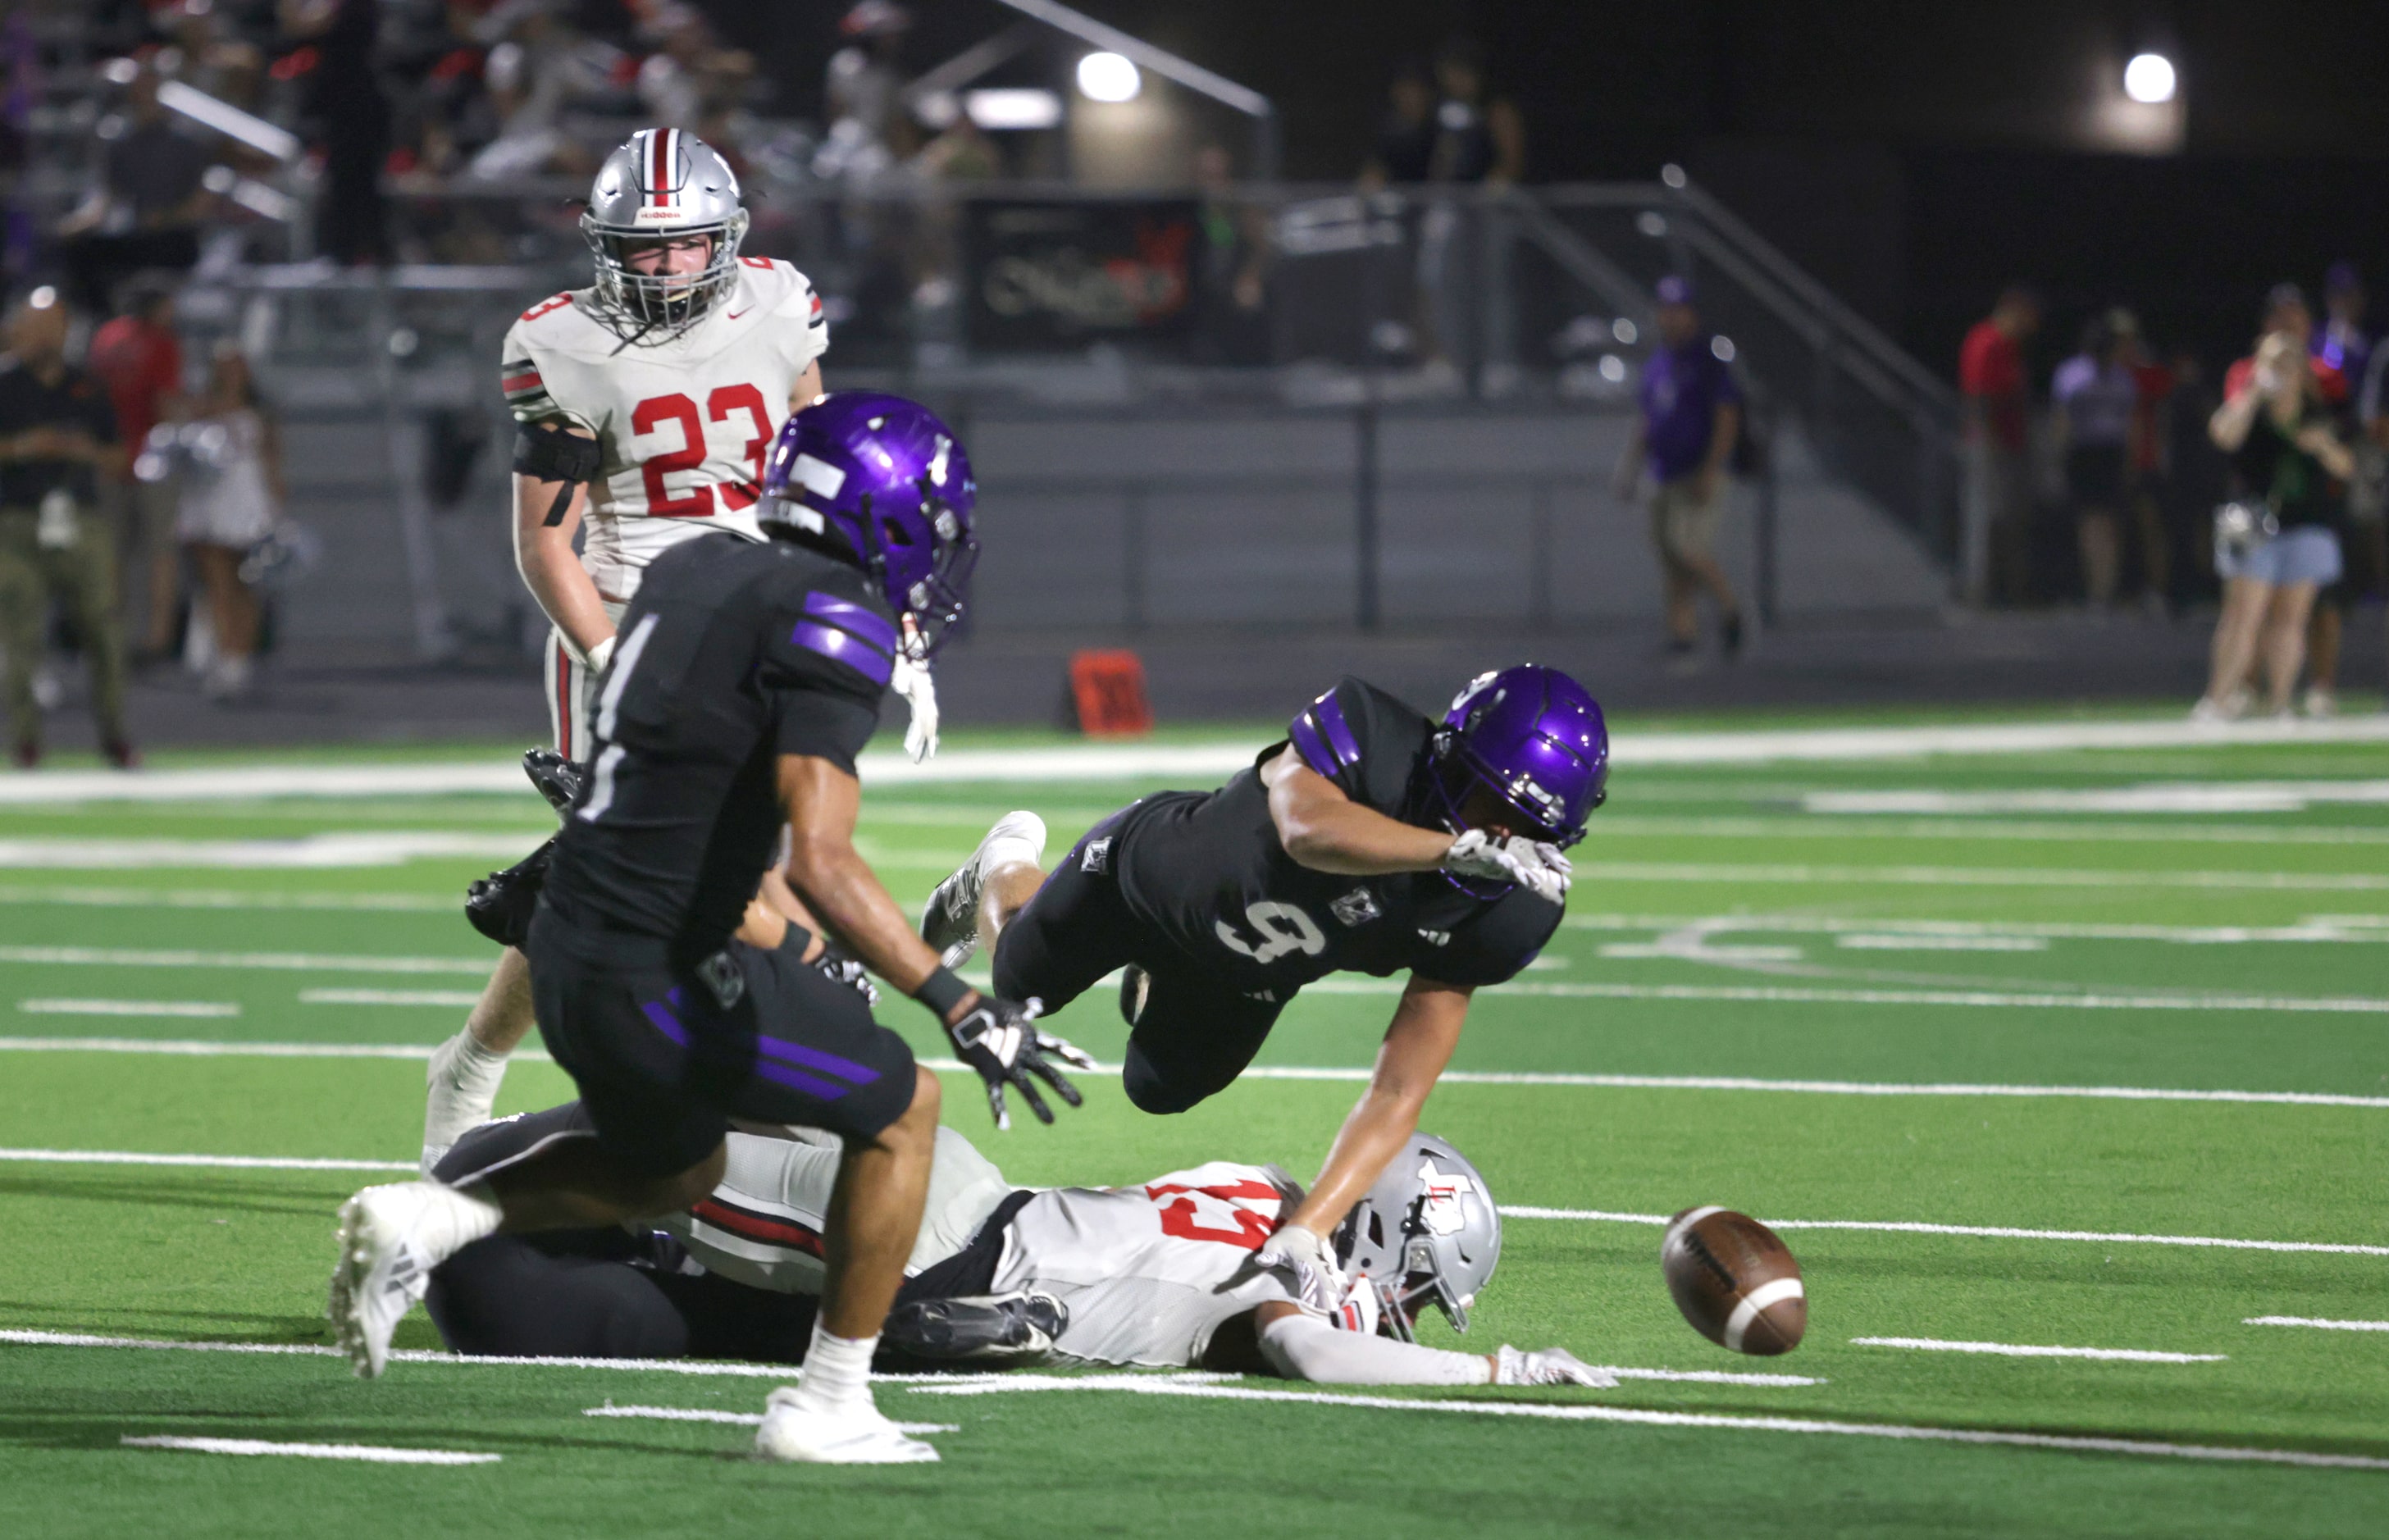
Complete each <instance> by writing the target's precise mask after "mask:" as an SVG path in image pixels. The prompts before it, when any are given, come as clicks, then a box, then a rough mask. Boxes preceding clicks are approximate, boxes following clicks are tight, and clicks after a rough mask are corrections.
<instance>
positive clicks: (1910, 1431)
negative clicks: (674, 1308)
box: [912, 1374, 2389, 1470]
mask: <svg viewBox="0 0 2389 1540" xmlns="http://www.w3.org/2000/svg"><path fill="white" fill-rule="evenodd" d="M912 1389H913V1392H914V1394H921V1395H995V1394H1003V1393H1004V1392H1007V1391H1126V1392H1129V1393H1131V1394H1143V1395H1182V1396H1190V1397H1194V1398H1196V1399H1201V1400H1218V1401H1283V1402H1293V1403H1297V1404H1302V1405H1308V1406H1360V1407H1366V1408H1369V1409H1371V1410H1375V1411H1392V1412H1451V1413H1457V1414H1460V1415H1463V1416H1472V1417H1524V1418H1543V1419H1552V1420H1553V1421H1562V1422H1623V1423H1634V1424H1640V1425H1642V1426H1644V1427H1655V1428H1714V1429H1720V1430H1729V1431H1733V1432H1769V1433H1813V1434H1839V1435H1843V1436H1850V1437H1859V1438H1884V1439H1905V1440H1915V1441H1919V1442H1923V1443H1935V1444H1974V1445H2007V1446H2011V1447H2016V1448H2025V1449H2059V1450H2066V1451H2070V1452H2074V1453H2079V1454H2095V1455H2137V1456H2144V1457H2159V1458H2167V1459H2196V1460H2217V1461H2226V1462H2231V1463H2246V1464H2256V1465H2294V1466H2306V1467H2312V1468H2318V1469H2324V1470H2389V1459H2377V1458H2374V1457H2370V1456H2366V1455H2325V1454H2317V1453H2314V1452H2311V1451H2308V1450H2305V1449H2249V1448H2231V1447H2228V1446H2225V1445H2212V1444H2170V1443H2164V1442H2160V1441H2157V1440H2153V1439H2133V1438H2090V1437H2082V1436H2078V1435H2071V1434H2060V1433H2026V1432H2010V1431H2008V1430H2005V1429H1992V1428H1934V1427H1923V1426H1916V1425H1910V1424H1902V1423H1894V1422H1828V1421H1824V1420H1821V1419H1814V1418H1795V1417H1729V1416H1722V1415H1719V1414H1717V1413H1712V1412H1663V1411H1649V1410H1644V1409H1642V1408H1641V1407H1634V1406H1597V1405H1588V1404H1584V1403H1574V1404H1553V1403H1551V1402H1534V1401H1424V1400H1421V1401H1412V1400H1404V1399H1399V1398H1396V1397H1394V1396H1386V1395H1340V1394H1333V1393H1330V1392H1323V1391H1293V1390H1284V1391H1281V1390H1247V1389H1245V1388H1242V1387H1240V1386H1233V1385H1190V1384H1181V1383H1178V1382H1176V1381H1174V1380H1171V1379H1156V1378H1148V1377H1143V1376H1135V1375H1087V1376H1084V1377H1081V1378H1076V1379H1064V1378H1060V1377H1056V1376H1051V1375H1034V1374H1021V1375H1013V1376H1010V1377H1008V1378H1005V1379H1002V1380H997V1379H994V1378H992V1377H990V1379H988V1380H985V1381H973V1382H970V1383H966V1384H953V1385H915V1386H913V1387H912Z"/></svg>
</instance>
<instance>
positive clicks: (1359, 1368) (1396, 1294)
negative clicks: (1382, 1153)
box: [426, 1103, 1614, 1386]
mask: <svg viewBox="0 0 2389 1540" xmlns="http://www.w3.org/2000/svg"><path fill="white" fill-rule="evenodd" d="M588 1128H589V1121H588V1117H587V1114H585V1113H584V1112H583V1111H582V1110H581V1107H580V1106H579V1105H578V1104H577V1103H576V1104H567V1105H565V1106H562V1107H552V1108H550V1109H548V1110H547V1111H545V1112H543V1113H532V1114H529V1115H527V1116H523V1117H517V1118H510V1119H507V1120H505V1121H504V1122H499V1123H492V1124H486V1125H484V1126H481V1127H479V1128H476V1129H474V1130H472V1131H471V1132H470V1133H468V1134H467V1135H466V1137H465V1138H464V1139H461V1140H459V1141H458V1143H457V1146H456V1148H455V1150H454V1152H451V1154H450V1155H449V1157H448V1158H447V1160H445V1161H443V1162H442V1163H441V1166H440V1175H441V1177H442V1178H444V1179H447V1180H450V1181H466V1180H469V1179H470V1177H471V1175H472V1173H473V1172H475V1171H477V1170H479V1169H482V1168H485V1167H487V1166H490V1165H495V1164H497V1163H499V1162H502V1161H505V1160H506V1159H508V1158H510V1157H512V1156H513V1155H515V1154H517V1152H521V1151H524V1150H528V1149H530V1148H532V1147H534V1146H536V1145H538V1144H540V1143H541V1142H543V1141H545V1140H552V1139H569V1138H576V1137H585V1136H586V1135H587V1132H588ZM787 1132H789V1133H791V1134H793V1135H796V1136H798V1137H797V1138H796V1139H788V1138H764V1137H759V1136H756V1135H752V1134H746V1133H736V1132H734V1133H733V1134H731V1136H730V1140H729V1143H730V1154H729V1165H728V1167H727V1169H726V1171H725V1173H724V1175H723V1177H722V1181H721V1183H720V1185H718V1186H716V1187H715V1188H714V1190H713V1191H712V1192H711V1193H709V1195H708V1196H707V1197H706V1198H704V1199H703V1200H702V1201H700V1202H699V1203H696V1205H695V1206H694V1207H692V1208H689V1209H685V1210H680V1211H675V1212H673V1213H671V1214H666V1215H658V1216H655V1217H652V1218H648V1219H644V1220H641V1221H639V1222H638V1223H636V1224H634V1225H624V1226H621V1227H617V1228H607V1229H588V1230H580V1231H572V1232H561V1231H559V1232H556V1233H553V1234H550V1235H543V1236H535V1237H517V1236H503V1235H502V1236H492V1237H491V1238H490V1239H488V1240H485V1241H476V1242H474V1243H473V1244H472V1245H470V1246H467V1247H466V1248H465V1249H464V1250H463V1251H461V1252H459V1253H457V1254H455V1255H454V1256H453V1257H451V1258H449V1259H448V1260H447V1261H446V1262H444V1263H442V1264H441V1266H440V1267H439V1268H437V1269H436V1270H435V1271H434V1272H433V1273H432V1275H431V1288H430V1294H429V1297H428V1301H427V1302H426V1303H427V1304H428V1305H429V1307H430V1311H431V1317H432V1320H433V1321H434V1322H435V1323H436V1324H437V1325H438V1327H439V1329H440V1334H441V1339H442V1340H443V1341H445V1342H446V1343H448V1345H449V1346H450V1347H451V1348H453V1349H454V1350H456V1351H457V1352H460V1353H466V1354H474V1355H508V1356H556V1357H634V1358H677V1357H683V1356H690V1357H703V1358H733V1359H760V1360H764V1361H775V1360H786V1359H789V1358H793V1357H797V1356H798V1355H801V1354H802V1352H803V1350H804V1345H805V1333H806V1329H807V1324H808V1322H809V1319H810V1317H811V1314H812V1310H811V1299H810V1296H811V1295H814V1294H817V1293H818V1292H820V1288H821V1278H822V1261H821V1254H822V1227H823V1224H824V1215H826V1213H827V1211H828V1205H829V1203H830V1195H831V1193H832V1191H833V1190H834V1189H835V1185H836V1180H837V1167H838V1162H839V1156H838V1152H837V1146H836V1145H835V1144H832V1143H824V1142H815V1141H814V1137H813V1136H811V1135H810V1134H809V1133H808V1132H807V1131H806V1130H802V1129H793V1130H788V1131H787ZM1301 1195H1302V1189H1301V1188H1300V1187H1299V1186H1298V1185H1297V1183H1296V1182H1295V1181H1294V1180H1293V1178H1291V1177H1288V1176H1287V1175H1286V1174H1285V1173H1284V1171H1282V1170H1280V1169H1279V1168H1277V1167H1276V1166H1273V1165H1234V1164H1232V1163H1229V1162H1226V1161H1213V1162H1209V1163H1207V1164H1205V1165H1199V1166H1196V1167H1194V1169H1193V1170H1189V1171H1176V1172H1172V1173H1170V1174H1169V1175H1168V1176H1163V1177H1155V1178H1153V1179H1152V1180H1151V1181H1148V1182H1142V1183H1139V1184H1136V1185H1134V1186H1131V1187H1113V1188H1083V1187H1076V1188H1056V1189H1051V1190H1041V1191H1031V1190H1022V1189H1016V1188H1015V1187H1013V1186H1012V1184H1011V1183H1009V1182H1007V1181H1005V1180H1004V1179H1003V1173H1002V1172H1000V1171H998V1170H997V1169H996V1168H995V1166H994V1165H991V1164H990V1162H989V1161H988V1159H987V1157H986V1156H984V1155H982V1154H980V1153H979V1152H977V1150H975V1149H973V1148H972V1147H971V1144H970V1141H969V1140H968V1139H965V1138H964V1137H963V1136H962V1135H961V1134H959V1133H957V1132H956V1131H955V1130H953V1129H952V1128H947V1127H940V1128H939V1130H938V1136H937V1157H936V1162H935V1165H934V1166H933V1168H932V1170H931V1173H930V1177H929V1198H928V1203H927V1206H926V1210H925V1211H924V1214H923V1217H922V1222H921V1233H920V1239H919V1240H918V1241H916V1242H915V1243H914V1245H913V1253H912V1255H911V1256H910V1258H908V1259H907V1261H906V1264H905V1269H904V1271H905V1275H906V1277H905V1282H904V1286H903V1288H902V1290H901V1292H899V1293H898V1295H897V1305H896V1309H895V1311H894V1312H893V1313H892V1314H891V1315H890V1316H889V1317H888V1330H887V1333H886V1335H885V1336H884V1337H883V1338H882V1339H881V1341H882V1344H883V1346H885V1347H887V1348H888V1349H891V1350H893V1351H895V1352H897V1353H900V1354H901V1355H904V1356H905V1357H907V1358H909V1359H916V1360H918V1359H928V1360H960V1361H968V1362H971V1363H974V1364H977V1365H978V1366H980V1367H989V1366H1000V1365H1012V1364H1026V1363H1032V1362H1039V1361H1045V1360H1054V1359H1059V1360H1064V1361H1071V1362H1079V1363H1100V1364H1140V1365H1145V1366H1149V1367H1156V1368H1213V1369H1223V1370H1227V1371H1230V1372H1235V1373H1250V1374H1276V1375H1280V1376H1283V1377H1284V1378H1286V1379H1289V1380H1316V1381H1331V1382H1335V1383H1343V1384H1381V1385H1397V1384H1399V1385H1481V1384H1496V1385H1532V1384H1578V1385H1596V1386H1597V1385H1606V1384H1610V1383H1613V1382H1614V1381H1613V1380H1612V1379H1611V1377H1610V1376H1608V1375H1606V1374H1604V1373H1603V1372H1602V1371H1601V1370H1598V1369H1595V1368H1591V1367H1590V1366H1588V1365H1585V1364H1583V1363H1580V1362H1578V1360H1577V1359H1576V1358H1575V1357H1574V1356H1573V1355H1570V1354H1568V1353H1566V1352H1565V1351H1564V1350H1562V1349H1557V1348H1553V1349H1550V1350H1547V1351H1543V1352H1538V1353H1521V1352H1519V1351H1518V1350H1517V1349H1515V1348H1513V1347H1508V1346H1503V1347H1501V1349H1500V1350H1499V1351H1497V1352H1494V1353H1490V1354H1473V1353H1453V1352H1446V1351H1443V1350H1440V1349H1436V1348H1428V1347H1423V1346H1420V1345H1417V1343H1416V1342H1415V1338H1414V1334H1413V1327H1414V1323H1415V1322H1416V1320H1417V1317H1419V1315H1420V1314H1421V1313H1422V1312H1423V1311H1424V1309H1425V1308H1426V1306H1427V1305H1429V1304H1433V1305H1436V1306H1437V1308H1439V1309H1441V1310H1442V1311H1443V1312H1444V1314H1445V1315H1446V1316H1447V1317H1449V1318H1450V1320H1451V1321H1452V1323H1453V1324H1454V1325H1455V1326H1457V1327H1458V1328H1459V1329H1460V1330H1463V1331H1465V1330H1467V1328H1468V1312H1469V1309H1470V1307H1471V1306H1472V1305H1474V1304H1475V1303H1476V1299H1477V1297H1478V1295H1479V1294H1480V1293H1481V1292H1482V1291H1483V1290H1484V1288H1485V1286H1486V1284H1487V1282H1488V1280H1489V1279H1491V1278H1492V1276H1493V1271H1494V1267H1495V1266H1496V1264H1497V1262H1498V1261H1499V1259H1500V1256H1501V1215H1500V1214H1499V1212H1498V1210H1497V1209H1496V1208H1495V1207H1494V1204H1493V1199H1492V1194H1491V1192H1490V1191H1489V1190H1488V1189H1487V1187H1486V1185H1485V1178H1484V1177H1483V1176H1481V1175H1480V1174H1479V1173H1478V1172H1477V1170H1476V1167H1475V1166H1473V1165H1470V1164H1469V1163H1468V1162H1467V1161H1466V1160H1465V1159H1464V1158H1463V1157H1462V1156H1461V1154H1460V1152H1458V1151H1456V1150H1454V1149H1452V1148H1451V1146H1450V1145H1449V1144H1447V1143H1445V1142H1444V1141H1443V1140H1441V1139H1435V1138H1433V1137H1432V1136H1428V1135H1420V1136H1417V1137H1415V1138H1414V1139H1412V1141H1411V1142H1410V1143H1409V1144H1407V1145H1405V1146H1404V1147H1403V1149H1402V1152H1401V1155H1400V1157H1399V1159H1397V1160H1396V1161H1395V1163H1394V1164H1393V1165H1391V1166H1389V1167H1388V1168H1387V1169H1386V1172H1385V1174H1384V1176H1383V1177H1381V1179H1380V1180H1379V1181H1378V1182H1376V1183H1375V1184H1374V1185H1373V1187H1372V1188H1371V1189H1370V1190H1369V1191H1368V1192H1367V1193H1366V1194H1365V1195H1364V1196H1363V1197H1362V1198H1361V1201H1360V1203H1357V1204H1356V1205H1355V1207H1354V1211H1353V1215H1352V1217H1351V1219H1350V1220H1349V1221H1348V1223H1347V1224H1346V1225H1344V1226H1343V1227H1342V1228H1341V1229H1340V1230H1339V1231H1338V1232H1337V1234H1336V1235H1335V1247H1336V1251H1337V1254H1338V1255H1339V1256H1341V1257H1343V1258H1344V1260H1345V1261H1346V1263H1347V1264H1348V1265H1349V1266H1350V1268H1351V1270H1352V1272H1353V1273H1354V1275H1355V1281H1354V1285H1353V1287H1352V1288H1351V1289H1350V1290H1349V1291H1348V1293H1347V1296H1346V1298H1345V1299H1344V1300H1343V1301H1341V1302H1340V1303H1339V1306H1338V1308H1336V1309H1335V1310H1332V1311H1328V1312H1323V1313H1322V1312H1321V1311H1318V1310H1307V1309H1305V1308H1304V1307H1303V1306H1302V1305H1301V1303H1300V1301H1299V1299H1298V1298H1297V1295H1296V1293H1295V1292H1294V1290H1293V1288H1292V1287H1291V1285H1289V1283H1288V1282H1287V1281H1286V1279H1285V1278H1284V1275H1283V1274H1282V1273H1281V1272H1279V1271H1277V1270H1275V1269H1273V1268H1269V1267H1262V1266H1256V1265H1255V1263H1254V1253H1255V1251H1256V1250H1257V1249H1258V1247H1259V1246H1260V1245H1261V1244H1262V1242H1263V1241H1264V1240H1265V1239H1266V1238H1267V1236H1268V1235H1269V1233H1270V1231H1271V1228H1272V1227H1274V1226H1275V1224H1276V1223H1277V1219H1278V1216H1279V1214H1280V1212H1281V1211H1282V1210H1283V1209H1284V1206H1285V1205H1286V1204H1287V1203H1298V1202H1299V1201H1300V1200H1301Z"/></svg>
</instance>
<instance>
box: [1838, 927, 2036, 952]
mask: <svg viewBox="0 0 2389 1540" xmlns="http://www.w3.org/2000/svg"><path fill="white" fill-rule="evenodd" d="M1833 945H1834V946H1836V947H1839V948H1842V949H1843V950H1845V951H1853V952H2045V951H2047V950H2049V937H2047V936H2045V935H1897V934H1872V935H1871V934H1869V933H1867V932H1864V931H1859V932H1854V933H1851V934H1848V935H1837V936H1835V937H1834V938H1833Z"/></svg>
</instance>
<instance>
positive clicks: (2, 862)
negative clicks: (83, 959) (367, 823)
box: [0, 829, 547, 871]
mask: <svg viewBox="0 0 2389 1540" xmlns="http://www.w3.org/2000/svg"><path fill="white" fill-rule="evenodd" d="M546 837H547V834H546V833H545V832H543V831H537V830H532V831H526V832H525V833H522V834H467V833H464V832H462V831H457V830H438V829H426V830H391V831H387V832H359V833H339V834H308V835H305V836H303V837H301V838H299V839H72V838H61V839H11V840H0V867H42V868H48V869H52V870H59V871H116V870H120V869H125V868H141V869H147V868H150V867H160V866H173V867H182V866H207V867H218V868H225V869H233V870H266V869H272V868H283V867H289V868H302V869H321V868H337V867H355V866H398V865H400V864H402V863H403V862H406V861H412V860H425V859H436V858H440V857H463V856H471V857H476V858H479V859H485V860H519V859H522V858H523V857H524V856H527V855H529V854H530V851H531V847H532V846H536V845H537V844H539V842H540V841H541V840H543V839H545V838H546Z"/></svg>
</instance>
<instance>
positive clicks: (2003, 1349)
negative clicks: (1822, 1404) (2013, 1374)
mask: <svg viewBox="0 0 2389 1540" xmlns="http://www.w3.org/2000/svg"><path fill="white" fill-rule="evenodd" d="M1850 1345H1851V1346H1853V1347H1905V1348H1913V1349H1915V1350H1916V1351H1917V1352H1920V1353H1986V1354H1991V1355H1997V1356H1999V1357H2002V1358H2098V1359H2102V1360H2110V1359H2111V1360H2114V1362H2117V1363H2125V1364H2220V1363H2226V1362H2229V1359H2230V1355H2229V1354H2227V1353H2153V1352H2148V1351H2145V1350H2143V1349H2140V1348H2136V1347H2035V1346H2028V1345H2026V1344H2025V1343H1945V1342H1942V1341H1941V1340H1940V1339H1938V1338H1935V1337H1852V1338H1851V1339H1850Z"/></svg>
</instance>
